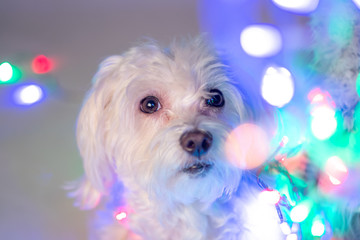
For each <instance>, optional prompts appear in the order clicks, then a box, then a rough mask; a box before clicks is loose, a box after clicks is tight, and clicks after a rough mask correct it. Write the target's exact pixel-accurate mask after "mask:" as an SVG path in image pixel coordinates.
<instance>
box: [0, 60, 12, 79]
mask: <svg viewBox="0 0 360 240" xmlns="http://www.w3.org/2000/svg"><path fill="white" fill-rule="evenodd" d="M12 77H13V68H12V66H11V64H10V63H8V62H3V63H2V64H0V82H8V81H10V79H11V78H12Z"/></svg>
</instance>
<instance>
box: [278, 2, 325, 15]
mask: <svg viewBox="0 0 360 240" xmlns="http://www.w3.org/2000/svg"><path fill="white" fill-rule="evenodd" d="M273 3H274V4H275V5H276V6H278V7H279V8H281V9H284V10H288V11H291V12H296V13H308V12H312V11H314V10H315V9H316V8H317V6H318V4H319V0H296V1H289V0H273Z"/></svg>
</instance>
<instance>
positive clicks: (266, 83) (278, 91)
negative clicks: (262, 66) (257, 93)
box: [261, 66, 294, 107]
mask: <svg viewBox="0 0 360 240" xmlns="http://www.w3.org/2000/svg"><path fill="white" fill-rule="evenodd" d="M261 95H262V97H263V98H264V99H265V101H267V102H268V103H269V104H270V105H273V106H276V107H283V106H284V105H286V104H287V103H289V102H290V100H291V99H292V97H293V95H294V80H293V78H292V75H291V73H290V71H289V70H287V69H286V68H284V67H277V66H270V67H268V68H267V69H266V71H265V73H264V76H263V78H262V84H261Z"/></svg>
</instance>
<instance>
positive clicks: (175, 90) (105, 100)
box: [75, 38, 283, 240]
mask: <svg viewBox="0 0 360 240" xmlns="http://www.w3.org/2000/svg"><path fill="white" fill-rule="evenodd" d="M211 89H219V90H220V91H221V92H222V93H223V95H224V97H225V105H224V107H223V108H220V109H219V108H214V107H209V106H207V105H206V104H205V99H206V98H209V96H210V93H209V90H211ZM146 96H156V97H157V98H158V99H159V100H160V102H161V109H159V111H157V112H155V113H153V114H145V113H143V112H142V111H140V107H139V104H140V101H141V100H142V99H143V98H145V97H146ZM246 112H247V110H246V107H245V106H244V103H243V100H242V97H241V94H240V93H239V91H238V89H237V88H236V87H235V86H234V85H233V83H231V81H230V79H229V78H228V77H227V75H226V72H225V71H224V66H223V65H222V64H221V63H220V62H219V61H218V59H217V57H216V56H215V55H214V54H213V52H212V50H210V49H209V47H208V46H207V44H206V43H205V41H203V40H201V38H197V39H195V40H192V41H188V42H186V41H180V42H175V43H174V44H173V45H172V46H170V47H169V48H168V49H162V48H160V47H159V46H158V45H157V44H156V43H154V42H147V43H145V44H142V45H141V46H138V47H134V48H132V49H130V50H129V51H128V52H126V53H125V54H123V55H121V56H113V57H110V58H108V59H106V60H105V61H104V62H103V63H102V64H101V66H100V68H99V71H98V73H97V74H96V76H95V78H94V84H93V87H92V90H91V92H90V94H89V96H88V98H87V100H86V101H85V104H84V106H83V108H82V111H81V113H80V116H79V119H78V128H77V140H78V146H79V150H80V153H81V156H82V158H83V161H84V168H85V173H86V176H85V178H84V179H83V180H82V182H81V183H80V185H79V188H78V190H77V191H76V192H75V195H76V196H77V198H78V200H79V203H80V205H81V206H82V207H83V208H92V207H94V206H95V205H96V204H97V202H98V200H99V199H100V197H101V196H102V195H105V196H106V195H109V194H114V193H110V189H111V186H112V185H113V184H115V183H117V182H120V181H121V182H122V183H123V185H124V186H125V191H124V193H115V194H119V195H120V194H123V198H124V200H125V202H126V205H127V207H128V208H130V209H132V213H131V214H130V216H129V217H128V218H129V226H123V225H121V224H119V223H118V222H116V221H115V220H114V222H113V223H112V224H110V225H108V226H106V227H104V228H102V229H101V230H100V236H99V238H101V239H156V240H161V239H191V240H195V239H246V240H253V239H254V240H262V239H274V240H280V239H283V235H282V234H281V233H280V228H279V218H278V216H277V214H276V209H275V207H274V206H273V205H263V204H262V203H260V202H259V201H258V198H257V197H258V193H259V191H260V189H259V187H258V186H257V185H256V184H254V183H253V180H254V177H252V176H251V174H248V173H245V172H243V171H241V170H239V169H237V168H235V167H234V166H232V165H231V164H230V163H229V162H228V161H227V159H226V157H225V153H224V142H225V140H226V137H227V135H228V134H229V132H230V131H231V130H232V129H233V128H234V127H236V126H237V125H239V124H241V123H242V122H244V121H247V120H248V116H247V113H246ZM193 129H201V130H205V131H208V132H210V133H211V134H212V136H213V143H212V146H211V148H210V150H209V151H208V153H207V154H206V155H205V156H202V158H203V159H205V161H209V162H211V163H212V164H213V167H212V168H211V169H210V170H209V172H207V173H206V174H204V175H203V176H193V175H192V174H189V173H186V172H184V171H183V169H184V168H185V167H186V166H189V165H191V164H193V163H194V162H196V161H198V160H197V159H196V157H193V156H191V155H190V154H189V153H187V152H185V151H184V150H183V149H182V148H181V146H180V142H179V139H180V137H181V135H182V134H183V133H184V132H186V131H189V130H193ZM133 234H136V236H135V235H133Z"/></svg>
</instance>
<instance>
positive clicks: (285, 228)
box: [280, 222, 291, 235]
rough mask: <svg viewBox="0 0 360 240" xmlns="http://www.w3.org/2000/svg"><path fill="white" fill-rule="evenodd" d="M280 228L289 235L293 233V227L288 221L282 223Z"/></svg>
mask: <svg viewBox="0 0 360 240" xmlns="http://www.w3.org/2000/svg"><path fill="white" fill-rule="evenodd" d="M280 229H281V231H282V233H283V234H285V235H289V234H290V233H291V228H290V226H289V224H288V223H287V222H283V223H281V224H280Z"/></svg>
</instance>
